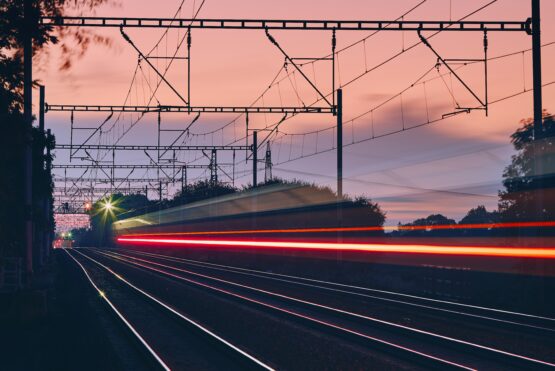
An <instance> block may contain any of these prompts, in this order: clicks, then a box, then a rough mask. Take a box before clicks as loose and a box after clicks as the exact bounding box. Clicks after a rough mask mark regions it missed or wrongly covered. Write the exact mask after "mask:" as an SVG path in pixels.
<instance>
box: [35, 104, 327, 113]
mask: <svg viewBox="0 0 555 371" xmlns="http://www.w3.org/2000/svg"><path fill="white" fill-rule="evenodd" d="M45 111H46V112H48V111H58V112H59V111H62V112H63V111H68V112H137V113H147V112H183V113H290V114H297V113H328V114H329V113H333V107H188V106H102V105H85V104H46V105H45Z"/></svg>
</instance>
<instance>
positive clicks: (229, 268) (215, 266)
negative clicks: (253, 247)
mask: <svg viewBox="0 0 555 371" xmlns="http://www.w3.org/2000/svg"><path fill="white" fill-rule="evenodd" d="M129 252H130V251H128V253H129ZM133 252H135V251H133ZM136 253H137V254H138V255H143V256H150V257H155V258H156V257H157V258H158V259H163V260H169V261H173V262H178V263H181V264H187V265H192V266H195V267H201V268H204V269H212V270H219V271H224V272H230V273H234V274H240V275H246V276H251V277H258V278H264V279H268V280H274V281H280V282H286V283H292V284H295V285H300V286H306V287H312V288H317V289H322V290H327V291H333V292H338V293H342V294H349V295H354V296H360V297H365V298H370V299H376V300H381V301H386V302H392V303H395V304H402V305H407V306H412V307H418V308H424V309H430V310H435V311H439V312H445V313H450V314H456V315H460V316H467V317H473V318H479V319H484V320H489V321H495V322H501V323H507V324H510V325H515V326H523V327H529V328H534V329H538V330H543V331H550V332H555V329H553V328H549V327H543V326H536V325H531V324H528V323H522V322H515V321H510V320H506V319H501V318H495V317H490V316H485V315H479V314H474V313H468V312H461V311H460V310H452V309H446V308H441V307H433V306H430V305H424V304H418V303H412V302H408V301H404V300H399V299H392V298H386V297H380V296H375V295H369V294H364V293H360V292H355V291H348V290H345V289H338V288H333V287H326V286H322V285H317V284H314V283H306V282H299V281H293V280H291V279H286V278H277V277H271V276H267V275H266V274H264V273H266V272H260V271H253V272H256V273H251V272H245V271H249V270H244V271H241V270H242V269H241V268H237V267H233V266H224V265H219V264H210V263H209V264H205V263H204V262H201V261H197V260H189V259H179V260H177V259H172V257H168V256H165V257H164V256H161V255H158V254H148V253H141V252H136ZM120 255H121V256H127V257H133V256H132V255H124V254H120ZM418 299H421V300H422V299H424V300H425V299H427V298H420V297H418ZM527 316H528V315H527ZM533 317H534V318H542V317H535V316H533ZM548 320H550V321H554V319H552V318H548Z"/></svg>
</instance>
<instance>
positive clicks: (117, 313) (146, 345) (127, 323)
mask: <svg viewBox="0 0 555 371" xmlns="http://www.w3.org/2000/svg"><path fill="white" fill-rule="evenodd" d="M62 250H64V251H65V253H66V254H68V255H69V257H70V258H71V259H73V260H74V261H75V263H77V265H79V267H80V268H81V270H82V271H83V273H85V276H86V277H87V279H88V280H89V282H90V284H91V285H92V287H93V288H94V289H95V290H96V291H97V292H98V294H99V295H100V297H101V298H102V299H103V300H104V301H105V302H106V303H107V304H108V305H109V306H110V308H112V310H113V311H114V313H116V315H117V316H118V317H119V318H120V319H121V320H122V321H123V323H125V325H126V326H127V328H129V330H131V332H132V333H133V335H135V337H136V338H137V339H138V340H139V341H140V342H141V344H143V346H144V347H145V348H146V349H147V350H148V352H149V353H150V354H151V355H152V357H154V359H155V360H156V362H158V364H159V365H160V367H162V369H164V370H167V371H169V370H170V368H169V367H168V365H167V364H166V363H165V362H164V361H163V360H162V358H160V356H159V355H158V354H157V353H156V352H155V351H154V349H152V347H151V346H150V345H149V344H148V343H147V342H146V340H145V339H144V338H143V337H142V336H141V335H140V334H139V332H138V331H137V330H136V329H135V328H134V327H133V326H132V325H131V323H129V321H128V320H127V319H126V318H125V317H124V316H123V314H121V312H120V311H119V310H118V309H117V308H116V306H115V305H114V304H112V302H111V301H110V299H108V297H107V296H106V293H105V292H104V291H102V290H101V289H100V288H99V287H98V286H97V285H96V284H95V283H94V281H93V280H92V278H91V276H90V275H89V272H87V270H86V269H85V267H84V266H83V264H81V262H79V260H77V259H75V257H74V256H73V255H71V254H70V253H69V252H68V251H67V249H65V248H63V249H62Z"/></svg>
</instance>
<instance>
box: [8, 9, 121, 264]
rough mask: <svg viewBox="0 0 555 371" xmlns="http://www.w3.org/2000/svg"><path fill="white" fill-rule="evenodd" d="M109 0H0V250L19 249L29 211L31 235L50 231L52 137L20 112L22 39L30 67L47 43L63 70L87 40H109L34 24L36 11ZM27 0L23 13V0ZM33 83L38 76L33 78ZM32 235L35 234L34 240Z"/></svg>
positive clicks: (49, 12)
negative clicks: (27, 197) (28, 200)
mask: <svg viewBox="0 0 555 371" xmlns="http://www.w3.org/2000/svg"><path fill="white" fill-rule="evenodd" d="M110 2H111V0H29V1H28V2H27V1H24V0H0V14H1V17H0V125H1V129H2V135H1V136H0V173H1V174H2V176H1V177H0V202H1V205H2V206H1V207H0V256H6V255H13V256H18V255H19V256H21V255H22V254H23V242H24V241H23V236H24V220H25V217H26V215H29V214H30V215H31V217H32V220H33V224H34V230H35V233H36V234H35V237H36V238H39V237H41V236H43V235H44V234H43V233H42V232H43V231H45V232H53V228H54V225H53V217H52V213H53V210H52V208H50V210H45V208H44V203H45V202H47V201H50V205H52V190H53V185H52V176H51V174H50V173H49V172H48V171H46V169H45V167H44V164H45V162H47V161H50V160H51V158H50V159H49V158H47V157H46V155H45V154H44V153H45V149H46V148H50V149H53V146H54V138H53V137H48V138H46V137H45V136H44V134H43V133H40V132H39V130H38V129H37V128H32V129H29V126H28V123H26V122H25V120H24V118H23V80H24V73H23V54H24V53H23V41H24V39H25V37H26V36H31V37H32V40H33V44H32V46H33V62H34V65H35V68H34V69H35V70H37V68H39V69H40V68H41V67H43V66H44V61H45V57H46V56H47V55H48V51H47V48H45V47H46V46H47V45H49V44H58V45H59V46H60V50H61V54H60V55H61V63H60V65H59V68H60V69H61V70H68V69H69V68H70V67H71V65H72V62H73V61H75V60H76V59H77V58H79V57H81V56H82V55H83V53H84V52H85V51H86V50H87V48H88V47H89V46H90V45H91V43H102V44H109V40H108V39H106V38H104V37H102V36H98V35H96V34H94V33H93V32H92V31H90V30H86V29H83V28H75V27H74V28H67V27H56V28H52V27H39V25H38V22H39V17H41V16H53V17H58V16H63V15H67V14H69V13H73V14H78V12H79V11H90V10H92V9H94V8H95V7H97V6H98V5H101V4H107V3H110ZM25 3H27V4H29V9H28V12H27V13H26V14H25V15H26V16H27V17H26V18H24V10H25V9H24V4H25ZM34 84H35V85H36V84H37V82H36V81H34ZM29 142H30V143H31V146H32V187H33V208H32V209H31V210H26V209H25V207H24V189H25V184H26V182H25V177H26V175H25V174H24V173H23V171H24V169H25V166H24V161H25V152H24V149H25V147H26V144H27V143H29ZM35 241H36V240H35Z"/></svg>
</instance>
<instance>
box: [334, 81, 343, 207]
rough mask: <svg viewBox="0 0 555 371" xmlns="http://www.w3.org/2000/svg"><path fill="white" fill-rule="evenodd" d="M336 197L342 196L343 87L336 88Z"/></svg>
mask: <svg viewBox="0 0 555 371" xmlns="http://www.w3.org/2000/svg"><path fill="white" fill-rule="evenodd" d="M336 103H337V106H336V113H335V114H336V116H337V197H339V198H342V197H343V89H337V102H336Z"/></svg>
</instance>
